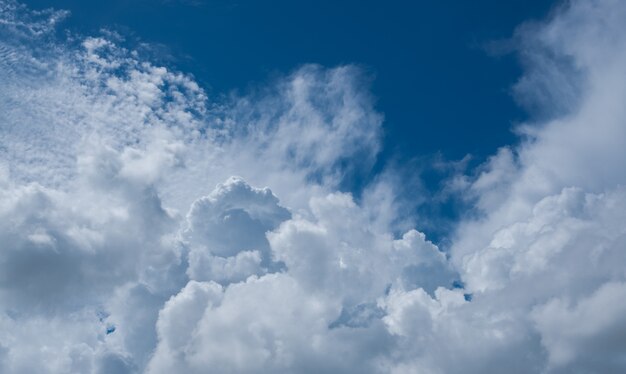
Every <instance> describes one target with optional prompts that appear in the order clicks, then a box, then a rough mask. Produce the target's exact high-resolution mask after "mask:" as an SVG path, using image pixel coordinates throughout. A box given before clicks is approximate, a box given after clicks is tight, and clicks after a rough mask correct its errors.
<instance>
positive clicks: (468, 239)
mask: <svg viewBox="0 0 626 374" xmlns="http://www.w3.org/2000/svg"><path fill="white" fill-rule="evenodd" d="M0 10H2V12H0V36H1V38H0V83H1V84H2V85H3V89H2V90H0V113H2V116H1V117H0V243H2V244H1V246H0V370H1V371H2V372H7V373H32V372H40V373H137V372H147V373H172V372H184V373H207V372H219V373H266V372H271V373H319V372H332V373H416V372H418V373H485V372H513V373H515V372H519V373H527V372H546V373H565V372H580V373H588V372H607V373H611V372H615V373H618V372H622V371H624V369H625V368H626V361H625V360H624V357H623V354H622V353H621V352H623V351H624V350H625V349H626V343H625V341H624V338H623V336H625V334H626V330H625V329H626V320H625V319H624V317H623V316H624V309H625V305H626V303H624V301H623V300H624V296H625V295H624V294H625V293H626V279H625V278H626V271H624V265H625V264H626V251H624V248H625V246H626V229H625V225H624V223H625V222H626V190H624V185H626V173H625V169H624V168H623V167H622V165H621V163H620V161H621V160H625V159H626V154H625V152H626V126H625V123H626V112H624V106H623V105H622V104H623V102H624V99H626V91H625V90H626V82H624V79H623V77H624V76H626V74H625V73H626V71H625V69H626V64H625V63H624V62H626V52H624V51H626V48H625V47H626V36H625V35H626V32H625V31H626V30H625V26H624V25H626V24H625V23H623V22H622V20H624V19H626V6H625V5H624V4H622V3H621V2H619V1H617V0H615V1H612V0H604V1H600V0H578V1H572V2H570V3H567V4H564V5H563V6H562V7H561V8H559V9H558V10H556V11H555V12H554V14H553V15H552V16H551V18H549V19H547V20H546V21H544V22H541V23H535V24H530V25H525V26H523V27H521V28H520V29H519V31H518V34H517V38H516V39H517V40H519V41H521V44H520V48H522V51H521V52H522V54H523V55H524V56H525V58H526V61H527V64H528V67H527V69H528V70H527V74H526V75H525V76H524V77H523V78H522V79H521V80H520V83H519V84H518V86H517V88H516V89H517V93H518V95H520V97H522V99H523V98H528V97H532V96H533V95H538V97H540V98H542V99H541V100H542V102H541V103H539V102H534V103H533V105H539V104H540V105H546V106H550V107H553V108H557V109H558V111H557V112H554V113H552V114H553V116H554V117H553V118H554V119H552V120H550V121H549V122H547V123H543V124H528V125H525V126H522V127H520V129H519V131H520V133H521V134H522V136H524V139H523V141H522V142H521V144H520V145H518V146H511V147H503V148H501V149H500V150H499V151H498V152H497V153H496V154H495V155H494V156H492V157H491V158H490V159H489V160H488V162H487V163H485V165H482V166H481V167H480V168H479V169H478V170H477V171H476V173H475V175H474V176H465V177H457V179H455V182H454V185H455V186H456V187H455V188H456V189H457V190H461V193H463V194H464V196H467V197H468V199H470V200H471V199H473V201H474V203H475V208H476V210H477V212H478V214H477V215H474V217H476V216H477V217H476V218H471V219H466V220H464V221H462V222H460V223H459V226H458V230H457V231H456V233H455V236H454V238H453V241H452V246H451V249H450V252H449V253H443V252H442V251H440V250H439V248H438V247H437V246H436V245H435V244H433V243H431V242H429V241H428V240H427V238H426V237H425V235H424V234H422V233H419V232H418V231H416V230H412V229H408V230H407V229H406V226H407V222H406V221H402V219H403V218H404V217H403V215H404V213H405V212H403V211H401V209H400V208H399V207H398V206H397V204H396V200H395V197H396V196H395V191H399V190H401V188H400V187H399V186H397V184H398V183H402V181H401V179H400V178H398V176H397V175H394V174H393V171H390V170H386V171H384V172H383V173H382V174H381V175H379V176H378V177H377V178H375V179H374V180H373V181H371V182H370V184H369V185H367V186H365V191H364V192H363V194H362V196H361V198H360V199H359V200H358V201H357V200H356V199H355V198H354V197H353V196H352V195H351V194H349V193H345V192H341V191H340V186H341V184H342V182H344V181H345V178H349V176H354V175H365V173H368V172H369V170H370V168H371V166H372V165H373V163H374V162H375V160H376V155H377V153H378V151H379V150H380V136H381V132H382V129H381V124H382V116H381V115H380V114H379V113H377V112H376V111H375V110H374V108H373V105H372V100H371V98H370V97H369V96H368V94H367V88H366V87H364V86H363V82H364V80H363V77H362V76H361V75H360V74H361V73H360V72H359V70H358V69H357V68H355V67H352V66H344V67H338V68H334V69H325V68H322V67H319V66H304V67H302V68H300V69H298V70H296V71H294V72H293V73H292V74H290V75H289V76H286V77H284V78H282V79H280V80H278V81H277V82H274V83H273V85H272V86H271V87H269V88H267V89H266V90H260V91H259V92H255V93H250V94H248V95H245V96H233V97H230V98H226V99H223V100H211V99H209V98H208V97H207V96H206V94H205V93H204V91H203V90H202V88H201V87H199V86H198V85H197V84H196V83H195V82H194V80H193V78H192V77H190V76H187V75H184V74H181V73H178V72H175V71H172V70H171V69H168V68H165V67H160V66H156V65H154V64H152V63H150V62H149V61H146V60H145V59H143V58H142V57H141V56H140V55H139V54H138V53H137V52H135V51H133V50H132V49H125V48H123V47H121V46H120V43H121V42H120V41H119V40H115V38H112V37H88V38H80V37H77V36H73V37H70V38H69V39H68V40H63V41H60V40H58V39H56V38H55V37H54V36H53V31H54V30H55V27H57V26H56V23H57V22H58V21H59V20H60V19H62V18H63V17H65V16H67V14H66V13H64V12H56V11H51V10H50V11H43V12H41V11H40V12H35V11H30V10H28V9H27V8H25V7H23V6H21V5H19V4H17V3H15V2H14V1H0ZM555 67H559V68H558V69H556V68H555ZM563 113H566V114H565V115H563ZM233 175H239V176H241V177H233ZM346 176H348V177H346ZM214 186H215V187H214ZM258 186H268V187H258Z"/></svg>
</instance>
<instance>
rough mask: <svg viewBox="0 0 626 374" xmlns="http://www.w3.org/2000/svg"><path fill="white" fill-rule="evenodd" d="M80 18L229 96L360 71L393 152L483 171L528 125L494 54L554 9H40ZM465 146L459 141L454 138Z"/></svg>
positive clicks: (511, 69) (63, 0) (386, 5)
mask: <svg viewBox="0 0 626 374" xmlns="http://www.w3.org/2000/svg"><path fill="white" fill-rule="evenodd" d="M25 3H26V4H30V5H32V6H33V7H35V8H46V7H50V6H54V7H57V8H61V9H69V10H70V11H71V12H72V17H71V18H69V19H68V21H67V22H66V24H67V25H68V26H69V27H71V28H75V29H76V30H79V31H80V32H83V33H85V34H91V33H96V32H98V30H100V29H101V28H108V29H113V30H119V31H120V32H121V33H122V35H124V36H129V37H130V38H131V39H133V38H137V39H140V40H141V41H144V42H149V43H158V44H160V45H161V46H162V47H163V48H164V50H165V51H163V52H165V53H168V54H169V55H170V57H171V58H172V60H171V61H168V63H171V64H173V65H174V66H176V67H177V68H179V69H181V70H183V71H186V72H190V73H193V74H194V76H195V77H196V78H197V79H198V81H199V82H200V83H202V84H203V85H204V86H205V87H206V88H208V89H209V93H210V94H214V95H219V94H223V93H226V92H228V91H230V90H246V89H247V87H249V86H255V85H262V84H263V82H266V81H268V80H270V79H272V76H273V75H275V74H281V73H287V72H290V71H292V70H293V69H295V68H297V67H299V66H300V65H302V64H305V63H318V64H322V65H324V66H336V65H339V64H346V63H354V64H359V65H362V66H363V67H364V69H366V71H367V72H368V73H369V74H371V75H372V77H373V78H374V80H373V82H372V88H371V90H372V93H373V95H374V96H375V97H376V99H377V103H376V106H377V108H378V109H379V110H380V111H381V112H383V113H384V115H385V131H386V133H387V136H386V138H385V144H386V147H385V149H386V150H388V151H390V152H395V151H398V152H399V153H400V154H401V155H402V156H404V157H414V156H424V155H428V154H432V153H435V152H441V153H442V154H443V155H444V156H445V157H446V158H449V159H461V158H463V156H465V155H466V154H468V153H469V154H472V155H475V156H476V157H478V158H479V159H480V160H484V158H485V157H486V156H488V155H490V154H492V153H493V152H494V151H495V150H496V149H497V147H500V146H502V145H505V144H509V143H512V142H514V141H515V136H514V135H513V134H512V133H511V131H510V130H511V128H512V126H513V125H514V124H516V123H519V122H523V121H524V120H526V119H527V118H528V113H526V112H525V111H524V110H523V109H522V108H520V107H519V106H518V105H517V104H516V103H515V101H514V98H513V96H512V91H511V87H512V86H513V84H514V83H515V82H516V81H517V80H518V79H519V78H520V75H521V72H522V71H521V68H520V64H519V61H518V56H516V55H515V53H513V52H514V51H513V50H511V51H510V53H507V54H500V55H494V54H493V53H489V48H487V47H488V46H489V44H490V43H492V42H497V41H503V40H506V39H509V38H511V37H512V35H513V33H514V30H515V28H516V27H517V26H518V25H520V24H521V23H522V22H526V21H529V20H532V19H539V18H542V17H544V16H545V15H546V14H547V13H548V11H549V10H550V9H551V8H552V7H554V6H555V2H554V1H546V0H541V1H538V0H529V1H521V0H514V1H507V2H502V1H494V0H479V1H472V2H465V1H420V2H418V1H397V0H394V1H389V2H380V1H339V2H338V1H295V2H294V1H281V0H278V1H271V2H259V1H245V0H244V1H234V0H233V1H227V0H217V1H176V0H172V1H147V0H131V1H126V0H112V1H89V2H85V1H76V0H58V1H47V0H28V1H26V2H25ZM451 135H454V136H451Z"/></svg>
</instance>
